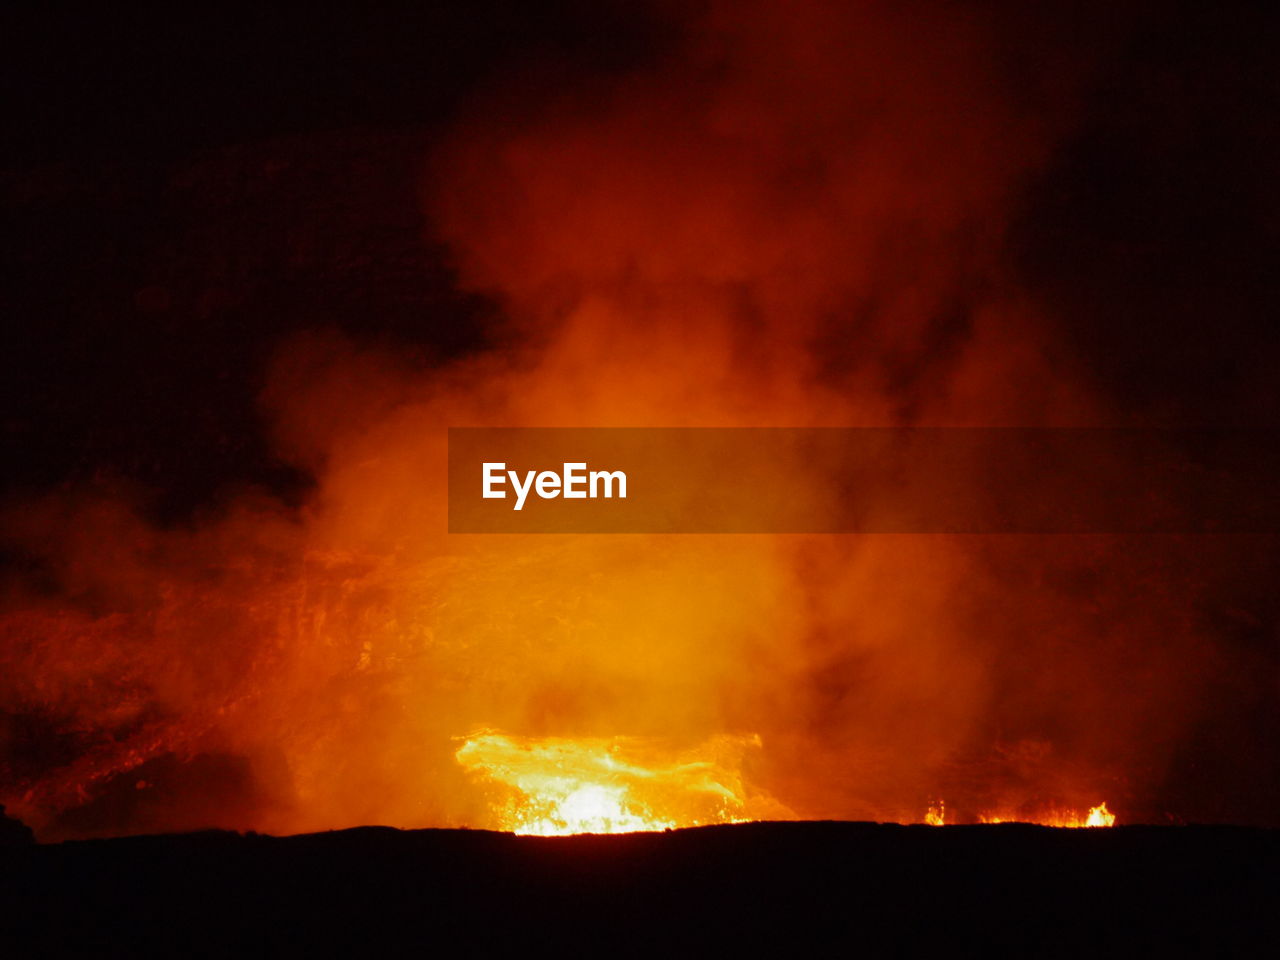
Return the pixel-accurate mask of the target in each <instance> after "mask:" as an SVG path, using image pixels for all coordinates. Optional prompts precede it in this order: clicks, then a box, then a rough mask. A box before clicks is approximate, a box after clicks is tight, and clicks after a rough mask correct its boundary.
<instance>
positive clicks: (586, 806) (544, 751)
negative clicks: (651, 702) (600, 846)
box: [457, 730, 760, 836]
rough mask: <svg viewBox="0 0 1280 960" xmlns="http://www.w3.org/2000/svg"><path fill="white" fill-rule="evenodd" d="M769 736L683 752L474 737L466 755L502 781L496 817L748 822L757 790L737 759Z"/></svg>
mask: <svg viewBox="0 0 1280 960" xmlns="http://www.w3.org/2000/svg"><path fill="white" fill-rule="evenodd" d="M759 742H760V741H759V738H758V737H751V738H736V737H725V736H722V737H718V738H716V739H715V740H714V741H711V742H709V743H706V744H703V745H701V746H699V747H697V748H694V749H692V750H686V751H683V752H681V753H679V754H678V755H676V754H670V753H667V754H665V755H664V752H663V751H662V750H661V749H660V748H659V747H657V746H656V745H654V744H652V743H649V742H644V741H641V740H637V739H631V738H624V737H613V738H608V739H603V738H601V739H584V740H568V739H559V738H545V739H532V738H520V737H509V736H505V735H503V734H500V733H497V732H494V731H490V730H486V731H482V732H479V733H476V734H473V735H472V736H470V737H466V738H464V742H463V744H462V746H461V747H459V748H458V752H457V758H458V762H459V763H460V764H462V766H463V767H465V768H466V769H467V770H468V771H470V772H471V773H472V774H473V775H475V776H476V777H477V778H478V779H480V780H483V781H487V782H488V783H490V784H493V785H496V786H497V787H498V788H499V792H500V793H501V794H502V798H501V799H500V800H498V801H497V802H495V804H494V806H493V812H494V814H495V817H496V821H497V822H496V824H495V826H496V827H497V828H498V829H501V830H508V831H511V832H513V833H521V834H536V835H538V836H563V835H568V834H577V833H634V832H636V831H644V830H648V831H653V830H670V829H673V828H676V827H695V826H701V825H704V824H711V823H741V822H744V821H746V820H748V819H750V817H748V816H747V809H748V799H747V797H746V796H745V793H744V790H743V786H742V780H741V775H740V773H739V772H738V770H736V769H733V768H732V767H731V766H727V765H726V764H732V763H734V760H735V759H736V758H737V757H739V756H740V755H741V752H742V750H743V749H745V748H746V747H749V746H755V747H758V746H759Z"/></svg>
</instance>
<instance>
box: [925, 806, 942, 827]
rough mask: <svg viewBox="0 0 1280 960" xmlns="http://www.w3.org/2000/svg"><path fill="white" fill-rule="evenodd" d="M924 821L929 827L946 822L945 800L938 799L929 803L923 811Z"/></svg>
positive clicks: (939, 825)
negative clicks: (927, 807)
mask: <svg viewBox="0 0 1280 960" xmlns="http://www.w3.org/2000/svg"><path fill="white" fill-rule="evenodd" d="M924 822H925V823H927V824H928V825H929V826H931V827H941V826H942V825H944V824H945V823H946V822H947V804H946V801H945V800H938V801H935V802H934V803H931V804H929V809H928V810H927V811H926V812H925V815H924Z"/></svg>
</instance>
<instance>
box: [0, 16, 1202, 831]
mask: <svg viewBox="0 0 1280 960" xmlns="http://www.w3.org/2000/svg"><path fill="white" fill-rule="evenodd" d="M1009 54H1010V51H1009V50H1007V49H1005V48H1004V46H1003V45H1002V43H1001V42H1000V41H999V39H998V37H997V35H996V33H995V32H994V31H993V30H992V24H989V23H986V22H984V21H983V19H982V17H981V16H979V15H977V14H975V13H974V12H973V11H972V10H967V9H962V8H960V7H957V6H954V5H941V4H940V5H937V6H933V5H908V6H907V7H902V6H900V5H888V4H884V5H877V4H869V5H866V6H865V7H861V8H858V9H854V10H849V9H847V8H846V6H845V5H838V4H831V5H827V4H821V3H812V4H810V3H806V4H763V3H762V4H741V3H734V4H723V5H715V6H713V7H712V9H711V10H710V12H708V13H706V14H703V15H700V16H699V17H697V18H696V19H693V20H690V21H689V22H687V23H685V24H684V25H683V27H682V30H681V34H680V41H679V44H678V47H677V48H676V49H673V50H668V51H667V52H666V54H665V55H664V57H663V58H662V60H661V61H660V62H658V63H656V64H653V65H650V67H648V68H646V69H645V70H642V71H639V72H635V73H632V74H630V75H629V76H627V77H626V78H624V79H622V80H611V81H609V82H608V83H607V84H603V85H601V86H598V87H594V88H590V89H565V90H563V91H562V92H560V93H559V94H558V95H556V96H551V97H547V96H541V97H540V98H539V99H538V100H537V101H536V102H530V98H529V97H527V96H524V95H522V94H521V93H520V92H519V91H503V90H496V91H493V92H492V93H491V94H490V95H489V96H488V97H487V98H485V99H483V100H482V101H481V102H480V103H479V104H478V105H477V106H476V107H475V108H474V109H473V111H472V112H471V113H470V114H469V115H468V116H467V117H466V118H465V120H464V121H463V122H462V123H461V124H459V126H458V128H457V130H456V131H455V133H454V135H453V136H452V137H451V138H450V139H449V141H448V142H447V143H444V144H443V145H442V146H441V149H440V150H439V151H438V153H437V154H436V155H435V156H434V157H433V158H431V161H430V163H429V168H430V173H429V176H428V184H429V189H428V194H429V201H428V217H429V220H430V222H431V223H432V224H434V226H435V229H436V230H438V232H439V233H440V234H441V235H442V236H443V237H444V238H445V240H446V241H447V242H448V243H449V245H450V248H451V249H452V251H453V254H454V257H455V259H456V264H457V266H458V269H459V271H460V275H461V278H462V282H463V283H464V284H465V285H466V286H468V287H470V288H473V289H477V290H481V291H485V292H487V293H491V294H493V295H495V296H496V297H497V298H498V299H499V301H500V302H501V304H502V305H503V308H504V319H503V321H502V322H503V326H502V328H501V329H500V330H494V331H493V342H494V343H496V344H501V347H494V348H493V349H491V350H489V351H487V352H482V353H478V354H474V355H471V356H469V357H466V358H464V359H461V360H457V361H455V362H453V363H451V364H449V365H448V366H445V367H443V368H439V369H436V370H434V371H433V372H431V373H430V374H429V375H424V374H422V373H420V372H414V371H413V370H411V369H409V368H408V367H405V366H401V365H400V364H398V363H397V362H396V360H395V358H394V357H392V356H388V355H385V354H379V353H376V352H361V351H360V350H358V349H356V348H355V347H353V346H351V345H350V344H347V343H345V342H343V341H340V340H337V339H334V338H326V337H324V336H319V335H318V336H316V337H313V338H308V339H306V340H303V341H298V342H293V343H291V344H289V345H287V346H286V347H285V348H284V349H282V351H281V355H280V359H279V361H278V363H277V364H276V366H275V369H274V373H273V375H272V378H271V381H270V386H269V387H268V389H267V391H266V393H265V395H264V398H263V402H264V404H265V406H266V408H267V409H268V410H269V411H270V412H271V416H272V419H273V423H274V425H275V437H276V442H277V444H278V449H279V450H280V451H281V454H282V456H285V457H287V458H289V459H290V460H292V461H293V462H295V463H297V464H299V465H301V466H303V467H304V468H306V469H308V470H310V471H312V472H313V473H314V474H315V476H316V478H317V481H318V482H317V488H316V491H315V494H314V496H313V497H312V498H311V500H310V501H309V502H308V503H307V504H306V505H305V506H304V507H303V508H301V509H300V510H289V509H286V508H284V507H283V506H281V505H278V504H275V503H272V502H269V501H266V500H254V499H252V498H246V499H242V500H240V501H237V502H235V503H234V504H233V505H232V506H231V507H228V508H226V509H224V510H223V511H221V512H219V513H217V514H216V515H210V516H207V517H205V518H203V519H202V520H200V521H199V522H197V523H195V524H193V525H192V526H190V527H189V528H186V529H180V530H157V529H153V528H151V527H150V526H148V525H147V524H145V523H144V522H142V521H141V520H139V519H138V518H137V516H136V515H135V514H134V513H133V512H132V511H131V510H130V508H129V505H128V500H127V497H125V496H124V495H118V496H112V497H107V496H101V495H98V496H95V497H94V498H93V499H84V498H75V499H68V498H67V497H65V496H58V497H53V498H50V499H48V500H46V501H43V502H40V503H33V504H26V505H23V506H22V507H21V508H19V509H16V510H14V511H13V512H12V514H11V515H10V517H9V519H8V522H7V532H8V534H9V537H10V539H11V541H12V542H14V543H16V544H19V545H20V546H21V547H22V549H23V550H25V551H26V552H27V553H28V554H30V555H32V556H34V557H36V558H38V560H39V567H38V569H39V575H38V576H32V577H27V578H25V579H23V580H22V581H21V582H15V583H13V584H11V585H10V586H9V588H8V590H7V595H6V600H5V613H4V615H3V620H2V621H0V629H2V631H3V633H2V634H0V666H2V669H0V710H3V711H4V712H5V715H6V716H7V717H8V720H7V724H8V726H7V727H6V731H7V732H6V738H7V739H6V741H5V742H4V744H2V745H0V748H2V749H3V750H4V751H5V753H4V757H3V761H4V767H3V769H4V771H5V773H6V777H5V779H4V782H3V785H0V789H2V792H0V800H3V801H4V802H5V803H6V804H7V805H8V806H9V807H10V808H11V809H12V810H13V811H14V812H16V813H18V814H20V815H21V816H23V817H24V818H26V819H28V820H29V821H30V822H31V823H32V824H33V825H35V826H36V828H37V829H38V830H39V831H41V832H42V833H43V835H45V836H47V837H57V836H67V835H77V834H86V833H94V832H113V831H128V830H143V829H177V828H187V827H196V826H204V825H218V826H227V827H237V828H256V829H262V830H272V831H300V830H309V829H317V828H326V827H338V826H349V825H355V824H361V823H390V824H394V825H398V826H405V827H412V826H428V825H474V826H487V825H491V823H492V821H491V818H490V813H489V811H488V809H487V807H486V805H485V802H484V799H483V797H481V796H480V794H479V793H478V792H477V791H476V789H475V785H474V783H473V782H472V781H470V780H469V779H468V778H467V777H466V775H465V772H464V771H463V770H462V769H461V768H460V767H459V765H458V763H457V761H456V760H455V757H454V753H455V751H456V749H457V742H456V741H455V739H454V738H456V737H458V736H461V735H465V734H467V733H469V732H471V731H473V730H476V729H480V728H493V729H501V730H507V731H511V732H513V733H515V734H518V735H521V736H555V737H575V736H580V737H608V736H614V735H628V736H653V737H660V738H665V739H667V740H670V741H672V742H695V741H700V740H705V739H706V738H709V737H713V736H716V735H719V734H742V735H759V737H760V743H761V747H760V749H759V751H758V752H757V753H756V754H754V755H753V757H752V758H751V759H749V760H748V761H747V763H748V766H747V768H746V769H745V774H744V775H745V777H746V780H747V781H748V782H749V784H750V785H751V788H752V789H753V790H756V791H758V792H759V793H760V794H762V795H764V794H768V795H771V796H772V797H774V798H776V800H777V802H778V803H779V804H780V805H781V806H782V807H785V808H787V809H789V810H790V811H791V812H793V813H794V814H795V815H797V816H803V817H849V818H881V819H908V820H910V819H918V818H919V817H920V815H921V814H922V812H923V810H924V806H925V804H926V803H927V802H928V801H929V799H930V798H932V797H935V796H939V795H943V794H945V795H946V796H947V798H948V804H949V806H952V807H956V808H958V809H960V810H962V811H963V810H967V811H969V813H970V815H975V814H976V813H977V812H978V811H980V810H985V809H991V808H994V807H1002V808H1017V807H1018V806H1019V805H1020V804H1027V803H1057V804H1065V805H1074V806H1077V807H1079V806H1081V805H1084V806H1087V805H1088V804H1090V803H1093V802H1096V801H1097V800H1098V799H1101V798H1103V797H1105V798H1108V799H1109V800H1111V802H1112V807H1113V809H1119V810H1121V811H1124V810H1126V809H1128V810H1132V811H1134V813H1135V815H1140V816H1152V815H1155V814H1158V813H1159V812H1161V811H1159V810H1158V809H1153V808H1152V804H1153V803H1155V802H1157V801H1154V800H1152V797H1153V796H1155V793H1153V791H1158V789H1159V787H1160V783H1161V777H1162V775H1163V770H1164V766H1165V763H1166V761H1167V759H1168V756H1169V751H1170V750H1171V748H1172V746H1171V745H1172V744H1173V743H1175V742H1176V739H1177V737H1178V736H1179V735H1180V732H1181V731H1182V730H1183V729H1184V726H1185V724H1186V722H1187V719H1188V717H1189V716H1192V715H1194V713H1195V711H1196V709H1197V705H1198V703H1199V702H1200V699H1199V698H1200V697H1201V696H1202V695H1204V690H1205V689H1206V688H1205V683H1206V680H1205V678H1206V677H1210V676H1212V671H1213V669H1214V666H1213V664H1214V659H1213V658H1214V656H1215V654H1214V650H1213V645H1212V643H1211V641H1210V639H1209V637H1208V635H1207V633H1206V629H1205V627H1204V624H1202V623H1200V622H1198V621H1197V620H1196V619H1195V616H1194V612H1193V606H1192V604H1193V598H1194V596H1195V595H1196V591H1197V589H1199V587H1200V581H1201V580H1203V579H1204V578H1203V576H1202V575H1200V574H1197V572H1196V571H1198V570H1203V569H1205V565H1204V564H1203V562H1196V561H1193V560H1192V559H1188V558H1187V557H1188V556H1189V554H1190V551H1188V550H1184V551H1179V550H1177V549H1166V550H1161V551H1159V552H1158V554H1157V552H1155V551H1152V550H1147V549H1138V547H1136V546H1134V545H1133V544H1127V543H1124V542H1121V541H1118V540H1114V539H1110V538H1105V537H1093V538H1087V537H1076V538H1065V537H1058V538H1032V537H1016V538H1014V537H1010V538H999V537H993V538H948V537H941V536H936V537H928V536H920V537H907V536H904V537H889V536H880V537H864V538H855V537H847V538H837V537H832V538H806V537H773V538H765V537H760V538H742V537H737V538H714V537H697V538H694V537H690V538H679V537H668V538H659V537H583V538H569V537H562V538H557V537H526V538H518V537H509V538H497V537H487V538H484V537H475V538H464V537H448V536H446V535H445V534H444V532H443V531H444V529H445V522H444V508H445V503H444V490H443V483H444V458H445V450H446V448H445V442H446V441H445V433H444V428H445V427H446V426H449V425H552V426H575V425H584V426H585V425H592V426H595V425H602V426H610V425H616V426H647V425H655V426H658V425H660V426H683V425H715V426H736V425H743V426H746V425H753V426H762V425H763V426H767V425H786V426H809V425H873V424H874V425H881V424H894V425H896V424H930V425H984V424H989V425H1005V424H1018V425H1051V424H1089V423H1105V422H1106V421H1107V412H1106V410H1105V409H1104V408H1103V407H1102V406H1101V405H1100V404H1099V402H1098V401H1097V400H1096V399H1095V398H1094V397H1093V396H1091V395H1090V394H1089V392H1088V391H1087V390H1086V389H1084V388H1083V387H1082V386H1081V383H1082V380H1081V379H1080V378H1079V377H1078V376H1076V375H1075V373H1073V371H1072V369H1071V366H1070V364H1069V362H1068V359H1067V358H1068V356H1069V354H1068V353H1067V351H1065V350H1062V349H1059V344H1058V342H1057V339H1056V337H1055V332H1054V327H1053V323H1052V317H1051V316H1050V315H1049V314H1048V313H1047V312H1045V311H1044V309H1043V308H1042V306H1040V305H1038V304H1036V303H1035V302H1034V301H1033V299H1032V298H1030V297H1029V296H1027V295H1026V294H1025V292H1024V291H1022V290H1020V289H1019V288H1018V287H1017V286H1016V284H1015V283H1013V282H1012V281H1011V279H1010V276H1011V271H1010V268H1009V265H1008V258H1007V256H1006V253H1005V232H1006V228H1007V227H1008V225H1009V222H1010V219H1011V217H1012V215H1013V213H1014V212H1015V210H1016V208H1017V206H1016V205H1017V203H1018V202H1019V197H1020V196H1021V193H1022V191H1023V190H1024V189H1025V188H1026V186H1027V184H1028V183H1029V182H1031V181H1032V180H1033V179H1034V177H1035V176H1036V174H1037V172H1038V171H1039V170H1040V168H1041V166H1042V165H1043V164H1044V163H1045V162H1046V160H1047V158H1048V157H1049V156H1050V154H1051V152H1052V150H1053V149H1054V146H1055V143H1056V142H1057V138H1058V137H1059V136H1060V135H1062V133H1063V131H1064V124H1065V123H1066V121H1065V118H1066V117H1067V116H1069V114H1070V106H1071V105H1070V103H1069V98H1070V93H1069V90H1065V89H1064V87H1069V84H1064V85H1062V86H1061V87H1055V86H1053V85H1045V86H1044V88H1043V89H1039V90H1029V89H1028V88H1026V87H1025V86H1019V84H1018V83H1017V82H1016V81H1015V79H1014V78H1013V77H1012V76H1011V74H1010V73H1009V72H1008V71H1007V70H1006V69H1005V67H1006V66H1007V64H1008V61H1009ZM1175 546H1176V545H1175ZM1156 555H1158V557H1159V559H1153V556H1156ZM1144 805H1145V806H1144ZM1174 812H1175V813H1176V812H1177V811H1174Z"/></svg>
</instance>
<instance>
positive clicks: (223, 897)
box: [0, 823, 1280, 960]
mask: <svg viewBox="0 0 1280 960" xmlns="http://www.w3.org/2000/svg"><path fill="white" fill-rule="evenodd" d="M1278 852H1280V832H1277V831H1263V830H1250V829H1238V828H1229V827H1118V828H1114V829H1110V830H1051V829H1045V828H1040V827H1030V826H1022V825H1001V826H985V827H944V828H935V827H923V826H921V827H902V826H892V825H873V824H861V823H785V824H781V823H780V824H745V825H741V826H727V827H710V828H704V829H698V830H686V831H679V832H675V833H669V834H649V835H640V834H633V835H629V836H614V837H573V838H560V839H540V838H523V837H513V836H509V835H505V834H495V833H484V832H478V831H447V830H422V831H412V832H402V831H398V830H392V829H385V828H366V829H359V830H347V831H342V832H337V833H329V834H314V835H309V836H298V837H286V838H273V837H265V836H256V835H248V836H240V835H237V834H232V833H220V832H210V833H201V834H190V835H183V836H159V837H134V838H125V839H118V840H99V841H86V842H77V843H64V844H59V845H51V846H16V847H8V848H3V847H0V957H19V956H58V955H82V956H103V955H137V954H139V953H143V952H147V953H161V954H164V955H169V956H175V957H196V956H214V955H216V956H241V955H244V956H248V955H253V954H262V953H264V952H265V953H267V954H277V955H285V954H287V955H315V954H319V953H324V954H334V953H336V954H342V955H349V956H353V957H376V956H381V955H388V954H394V955H410V954H412V955H416V956H422V957H427V956H444V957H452V956H458V955H492V954H494V953H514V952H519V953H522V954H527V955H529V956H531V957H536V956H556V957H570V956H584V955H596V956H606V957H608V956H613V955H620V954H621V955H636V954H643V955H648V956H653V957H664V956H671V955H692V954H697V955H700V956H703V957H706V958H708V960H710V958H717V957H724V956H732V955H735V954H737V955H759V954H761V953H764V954H774V955H794V954H795V953H797V952H801V953H802V952H804V951H805V950H806V948H811V947H817V946H823V947H826V948H832V947H834V948H837V949H838V950H839V952H840V953H844V954H848V955H859V954H860V955H883V954H916V953H920V952H924V951H930V952H934V953H935V955H938V956H941V957H946V958H950V957H959V956H969V955H974V954H976V953H981V954H983V955H993V954H1000V955H1017V956H1100V955H1117V954H1118V955H1126V956H1131V957H1150V956H1157V955H1160V956H1171V955H1185V954H1199V955H1204V956H1233V955H1246V956H1268V955H1276V954H1275V953H1274V949H1275V946H1276V941H1277V925H1278V923H1280V921H1278V919H1277V914H1278V912H1280V911H1278V909H1277V907H1278V906H1280V897H1278V896H1277V894H1278V886H1280V884H1278V879H1277V878H1278V874H1280V857H1277V853H1278ZM823 952H824V953H825V952H827V951H826V950H824V951H823Z"/></svg>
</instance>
